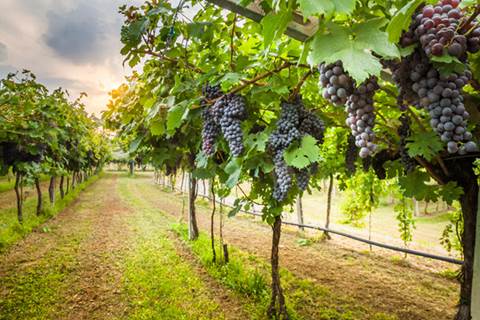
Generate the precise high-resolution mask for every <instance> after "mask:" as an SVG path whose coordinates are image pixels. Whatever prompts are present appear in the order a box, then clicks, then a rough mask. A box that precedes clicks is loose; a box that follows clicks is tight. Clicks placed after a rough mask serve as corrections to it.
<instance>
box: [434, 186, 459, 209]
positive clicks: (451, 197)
mask: <svg viewBox="0 0 480 320" xmlns="http://www.w3.org/2000/svg"><path fill="white" fill-rule="evenodd" d="M438 193H439V195H440V197H441V198H442V199H443V201H445V202H446V203H447V204H448V205H452V203H453V201H455V200H458V199H460V196H461V195H462V194H463V189H462V188H461V187H459V186H458V185H457V183H456V182H453V181H450V182H449V183H447V184H445V185H443V186H441V188H440V190H439V192H438Z"/></svg>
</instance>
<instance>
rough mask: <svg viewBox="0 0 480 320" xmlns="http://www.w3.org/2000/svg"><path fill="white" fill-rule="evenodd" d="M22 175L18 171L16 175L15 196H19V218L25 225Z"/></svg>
mask: <svg viewBox="0 0 480 320" xmlns="http://www.w3.org/2000/svg"><path fill="white" fill-rule="evenodd" d="M21 185H22V174H21V173H20V172H18V171H17V173H16V175H15V195H16V196H17V218H18V222H20V223H23V195H22V192H21Z"/></svg>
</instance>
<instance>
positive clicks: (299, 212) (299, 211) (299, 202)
mask: <svg viewBox="0 0 480 320" xmlns="http://www.w3.org/2000/svg"><path fill="white" fill-rule="evenodd" d="M296 205H297V220H298V224H300V225H303V208H302V196H301V195H300V194H299V195H298V196H297V201H296ZM298 228H299V229H300V231H305V228H304V227H302V226H299V227H298Z"/></svg>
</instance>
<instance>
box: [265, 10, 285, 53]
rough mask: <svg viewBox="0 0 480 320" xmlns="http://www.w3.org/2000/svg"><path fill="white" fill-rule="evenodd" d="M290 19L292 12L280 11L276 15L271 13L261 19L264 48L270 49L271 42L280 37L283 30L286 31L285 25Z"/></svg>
mask: <svg viewBox="0 0 480 320" xmlns="http://www.w3.org/2000/svg"><path fill="white" fill-rule="evenodd" d="M291 18H292V11H290V10H281V11H280V12H278V13H274V12H273V11H272V12H270V13H269V14H268V15H266V16H265V17H264V18H263V19H262V21H261V25H262V32H263V37H264V43H265V48H270V46H271V45H272V42H273V41H275V40H276V39H278V38H280V37H281V36H282V34H283V33H284V32H285V30H287V25H288V23H289V22H290V20H291Z"/></svg>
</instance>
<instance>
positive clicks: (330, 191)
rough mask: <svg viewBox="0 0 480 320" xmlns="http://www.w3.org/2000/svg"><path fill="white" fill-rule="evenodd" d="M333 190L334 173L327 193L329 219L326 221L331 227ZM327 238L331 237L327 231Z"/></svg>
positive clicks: (328, 226) (329, 181)
mask: <svg viewBox="0 0 480 320" xmlns="http://www.w3.org/2000/svg"><path fill="white" fill-rule="evenodd" d="M332 191H333V175H330V177H329V178H328V193H327V219H326V222H325V228H327V229H328V228H330V213H331V210H332ZM324 235H325V238H326V239H331V237H330V234H328V232H327V231H325V233H324Z"/></svg>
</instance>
